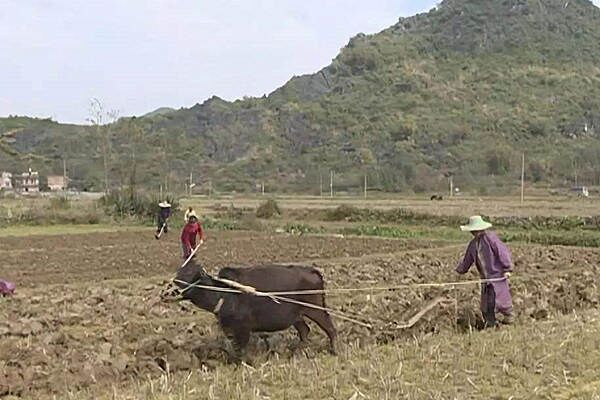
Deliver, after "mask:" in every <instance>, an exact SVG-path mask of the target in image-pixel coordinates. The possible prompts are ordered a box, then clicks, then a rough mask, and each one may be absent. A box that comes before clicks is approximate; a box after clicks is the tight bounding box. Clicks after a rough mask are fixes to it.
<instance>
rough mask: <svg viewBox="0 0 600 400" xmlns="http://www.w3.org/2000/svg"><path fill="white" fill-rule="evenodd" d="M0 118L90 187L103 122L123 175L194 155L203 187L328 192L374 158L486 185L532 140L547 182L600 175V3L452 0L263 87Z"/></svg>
mask: <svg viewBox="0 0 600 400" xmlns="http://www.w3.org/2000/svg"><path fill="white" fill-rule="evenodd" d="M0 124H3V125H4V126H6V129H8V128H11V127H14V126H15V125H20V126H23V127H24V130H23V132H21V133H19V134H18V135H16V142H15V147H16V148H17V149H18V150H19V151H21V152H25V153H31V155H30V156H29V158H25V160H21V163H23V164H25V163H30V164H35V166H36V167H38V168H40V169H41V170H44V169H46V170H51V169H57V168H62V161H60V160H61V159H62V158H63V157H64V158H66V159H67V163H68V165H70V166H71V167H70V168H73V169H74V171H73V172H72V173H71V175H73V176H74V177H75V182H76V184H77V185H79V186H80V187H85V188H87V189H89V190H97V189H100V188H101V187H102V182H103V165H104V163H103V161H104V157H103V154H104V153H105V152H106V151H105V152H103V151H102V149H103V148H104V149H105V150H106V149H107V146H104V147H103V146H102V143H103V141H102V139H101V137H102V136H103V134H108V135H109V137H110V142H109V144H110V146H108V147H110V152H109V153H110V154H109V155H108V158H107V160H108V162H107V165H108V167H110V171H109V172H110V174H109V176H110V182H111V185H112V186H115V185H127V184H129V183H131V182H133V183H138V182H139V184H143V185H145V186H151V187H153V188H156V187H158V185H160V184H163V185H167V186H169V187H170V189H175V188H177V189H181V188H183V185H184V182H185V179H186V177H188V176H189V173H190V171H193V172H194V175H195V178H194V180H195V181H196V182H197V184H198V185H197V188H199V190H201V189H202V188H203V187H204V188H206V187H207V185H208V184H209V183H208V182H209V181H211V184H212V186H213V187H214V188H216V189H218V190H254V188H255V187H256V185H257V184H258V183H260V182H265V184H266V185H267V188H268V189H271V190H294V191H305V192H308V191H310V192H312V193H315V192H318V191H319V182H320V180H321V178H320V177H323V180H326V181H328V177H329V171H330V170H334V171H335V174H336V185H337V186H338V188H340V189H343V188H347V189H349V190H350V189H356V190H358V189H359V187H360V186H361V184H362V182H363V177H364V175H365V174H367V175H368V178H369V182H370V186H371V187H372V188H378V189H381V190H388V191H395V190H415V191H434V190H435V191H437V190H442V188H444V187H445V182H446V178H445V176H447V175H448V174H453V175H454V181H455V182H456V184H457V185H459V186H461V187H463V188H464V189H471V190H473V189H477V190H479V191H485V190H494V189H495V188H502V187H505V186H506V185H514V184H515V182H516V180H517V179H518V177H519V175H520V166H521V157H522V153H523V152H525V154H526V160H527V165H526V170H527V179H528V180H530V181H532V182H539V183H561V184H562V183H564V182H565V181H573V180H574V179H575V176H577V180H578V182H579V183H582V182H583V183H586V184H600V163H598V160H599V159H600V9H598V8H597V7H595V6H594V5H593V4H592V3H591V1H588V0H494V1H490V0H445V1H443V2H442V3H441V4H440V5H439V6H438V7H437V8H435V9H433V10H431V11H430V12H428V13H425V14H419V15H416V16H414V17H410V18H401V19H400V20H399V21H398V22H397V23H396V24H395V25H393V26H391V27H390V28H388V29H385V30H384V31H382V32H380V33H377V34H374V35H364V34H358V35H356V36H355V37H353V38H352V39H351V40H350V41H349V43H348V45H347V46H346V47H344V48H343V49H342V50H341V52H340V54H338V55H337V57H335V59H334V60H333V61H332V63H331V64H330V65H329V66H327V67H325V68H323V69H322V70H321V71H318V72H317V73H315V74H312V75H303V76H299V77H294V78H292V79H291V80H290V81H289V82H288V83H286V84H285V85H284V86H282V87H281V88H279V89H277V90H275V91H274V92H273V93H271V94H270V95H269V96H266V97H263V98H247V99H244V100H239V101H235V102H227V101H224V100H222V99H220V98H218V97H212V98H210V99H208V100H207V101H205V102H204V103H202V104H196V105H195V106H193V107H191V108H188V109H180V110H172V111H170V112H167V113H163V112H160V113H150V114H148V115H146V116H143V117H140V118H133V119H121V120H119V121H118V122H116V123H114V124H111V125H106V126H102V127H101V128H100V129H96V128H94V127H82V126H73V125H62V124H57V123H54V122H51V121H47V120H31V119H24V118H9V119H0ZM1 128H2V126H1V125H0V129H1ZM132 154H133V156H132ZM6 160H7V156H4V161H3V160H2V159H0V167H4V166H5V164H6ZM36 163H37V164H36ZM59 171H61V169H59ZM132 171H135V172H134V173H132ZM132 175H133V176H132ZM327 183H328V182H327ZM181 190H182V189H181Z"/></svg>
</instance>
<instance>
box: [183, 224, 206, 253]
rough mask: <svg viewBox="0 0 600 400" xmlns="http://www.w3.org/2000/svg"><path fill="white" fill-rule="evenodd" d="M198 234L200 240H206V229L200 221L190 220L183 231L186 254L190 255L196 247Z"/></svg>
mask: <svg viewBox="0 0 600 400" xmlns="http://www.w3.org/2000/svg"><path fill="white" fill-rule="evenodd" d="M196 235H198V236H200V240H204V239H205V236H204V231H203V230H202V225H200V223H199V222H188V223H187V224H185V226H184V227H183V231H181V244H182V246H183V249H184V251H185V255H186V256H189V255H190V254H191V253H192V250H193V249H195V248H196Z"/></svg>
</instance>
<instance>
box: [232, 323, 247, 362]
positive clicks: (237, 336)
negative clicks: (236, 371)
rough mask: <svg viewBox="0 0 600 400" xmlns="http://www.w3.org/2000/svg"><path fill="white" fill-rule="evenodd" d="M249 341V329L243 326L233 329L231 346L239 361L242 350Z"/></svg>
mask: <svg viewBox="0 0 600 400" xmlns="http://www.w3.org/2000/svg"><path fill="white" fill-rule="evenodd" d="M248 341H250V331H249V330H247V329H243V328H237V329H235V330H234V331H233V347H234V350H235V357H236V360H237V361H241V359H242V356H243V354H244V350H245V349H246V346H247V345H248Z"/></svg>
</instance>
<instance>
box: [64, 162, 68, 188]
mask: <svg viewBox="0 0 600 400" xmlns="http://www.w3.org/2000/svg"><path fill="white" fill-rule="evenodd" d="M63 185H64V186H63V190H67V186H68V184H67V160H65V159H64V158H63Z"/></svg>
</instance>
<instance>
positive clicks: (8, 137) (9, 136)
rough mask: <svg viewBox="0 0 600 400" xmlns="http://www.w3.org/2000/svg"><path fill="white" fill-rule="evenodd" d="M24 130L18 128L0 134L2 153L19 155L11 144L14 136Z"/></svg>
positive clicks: (0, 150)
mask: <svg viewBox="0 0 600 400" xmlns="http://www.w3.org/2000/svg"><path fill="white" fill-rule="evenodd" d="M22 130H23V129H22V128H17V129H10V130H8V131H6V132H2V133H0V152H3V153H5V154H8V155H11V156H15V155H17V151H16V150H15V149H13V148H12V146H11V145H10V142H11V141H12V140H13V138H14V136H15V135H16V134H17V133H18V132H20V131H22Z"/></svg>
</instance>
